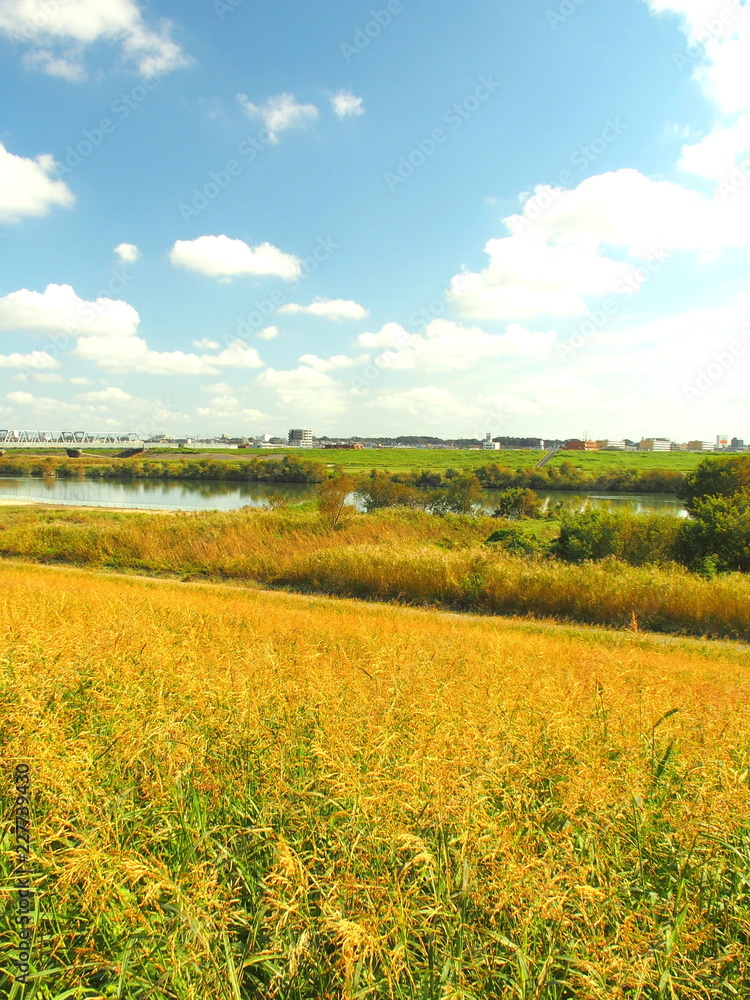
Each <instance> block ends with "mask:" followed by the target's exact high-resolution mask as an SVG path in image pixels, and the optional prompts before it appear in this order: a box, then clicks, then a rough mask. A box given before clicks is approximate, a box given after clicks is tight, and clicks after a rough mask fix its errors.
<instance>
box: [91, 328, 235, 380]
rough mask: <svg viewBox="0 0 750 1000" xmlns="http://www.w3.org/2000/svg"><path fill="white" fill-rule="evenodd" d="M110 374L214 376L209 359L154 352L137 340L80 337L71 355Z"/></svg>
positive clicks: (169, 352)
mask: <svg viewBox="0 0 750 1000" xmlns="http://www.w3.org/2000/svg"><path fill="white" fill-rule="evenodd" d="M73 353H74V354H75V355H76V356H77V357H79V358H81V359H82V360H83V361H90V362H92V363H93V364H96V365H98V366H99V367H100V368H104V369H105V370H106V371H110V372H143V373H144V374H148V375H215V374H216V373H217V370H218V369H217V368H216V362H215V360H214V359H212V358H211V357H210V356H207V355H197V354H185V353H184V351H154V350H151V348H149V346H148V344H147V343H146V341H145V340H143V339H142V338H141V337H127V336H109V337H107V336H99V337H82V338H81V339H80V340H79V341H78V344H77V346H76V348H75V351H74V352H73Z"/></svg>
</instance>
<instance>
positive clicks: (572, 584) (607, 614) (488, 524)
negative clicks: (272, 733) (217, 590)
mask: <svg viewBox="0 0 750 1000" xmlns="http://www.w3.org/2000/svg"><path fill="white" fill-rule="evenodd" d="M498 523H499V522H498V521H496V520H494V519H492V518H486V517H466V516H460V515H448V516H446V517H435V516H433V515H430V514H426V513H424V512H421V511H411V512H409V511H403V510H400V511H388V510H385V511H378V512H376V513H373V514H358V515H355V516H354V517H353V519H352V520H351V521H349V523H347V524H346V525H345V526H344V527H343V528H342V530H340V531H332V530H331V528H330V527H329V526H328V525H327V524H326V523H325V521H324V520H323V519H321V517H320V515H319V514H318V513H317V512H316V511H315V510H314V509H311V508H309V507H305V508H302V509H300V508H289V509H288V510H277V511H264V510H257V509H253V510H249V509H246V510H241V511H232V512H225V513H222V512H205V513H190V514H188V513H184V514H165V513H161V512H159V513H135V512H124V513H119V512H118V513H112V512H107V511H96V510H94V511H91V510H79V511H75V510H74V511H71V510H65V509H62V510H41V509H38V508H30V507H29V508H15V509H13V508H5V509H4V510H3V516H2V520H0V556H5V557H20V558H24V559H33V560H39V561H42V562H67V563H72V564H75V565H80V566H90V567H102V568H109V569H116V570H122V569H128V570H137V571H138V572H147V573H160V574H171V575H178V576H180V577H183V578H190V579H195V578H206V579H215V580H231V581H238V582H246V583H248V582H249V583H253V582H254V583H261V584H264V585H266V586H274V587H290V588H294V589H297V590H302V591H317V592H323V593H329V594H338V595H339V596H344V597H359V598H368V599H375V600H381V601H382V600H392V601H399V602H401V603H409V604H413V605H419V604H421V605H430V606H435V605H442V606H444V607H450V608H454V609H459V610H463V611H476V612H480V613H482V614H490V615H493V614H524V615H534V616H536V617H545V618H553V619H556V620H566V621H576V622H584V623H590V624H599V625H607V626H611V627H614V628H625V627H631V626H632V625H633V624H634V623H635V624H636V625H637V627H639V628H642V629H649V630H656V631H663V632H673V633H684V634H690V635H696V636H703V635H708V636H714V637H720V638H730V639H745V640H749V639H750V577H748V575H747V574H742V573H728V574H723V575H720V576H717V577H715V578H714V579H706V578H703V577H700V576H697V575H696V574H694V573H689V572H688V571H687V570H685V569H683V568H681V567H679V566H676V565H668V566H657V565H651V566H640V567H639V566H629V565H626V564H624V563H622V562H617V561H612V560H605V561H603V562H600V563H585V564H580V565H568V564H565V563H562V562H558V561H556V560H552V559H542V560H534V559H529V558H526V557H518V556H513V555H510V554H508V553H507V552H505V551H503V550H502V549H501V548H499V547H491V546H487V545H485V544H484V541H485V539H486V538H487V537H488V535H489V534H490V533H491V532H492V531H493V530H494V529H495V528H496V527H497V525H498ZM534 523H538V524H540V525H542V527H543V528H545V527H546V522H534Z"/></svg>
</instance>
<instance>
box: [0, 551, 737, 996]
mask: <svg viewBox="0 0 750 1000" xmlns="http://www.w3.org/2000/svg"><path fill="white" fill-rule="evenodd" d="M102 544H104V543H102ZM207 544H208V543H207ZM0 612H1V613H0V699H1V702H0V704H1V705H2V714H1V716H0V719H1V722H2V724H1V725H0V740H1V741H2V754H1V757H2V760H3V772H4V773H3V775H2V781H3V783H4V785H3V791H4V794H5V793H6V792H7V791H8V787H9V785H10V781H11V774H12V769H13V768H14V766H15V765H16V764H17V763H18V762H19V761H24V762H28V763H29V764H30V766H31V768H32V776H31V780H32V793H31V794H32V801H33V831H34V834H33V836H34V852H35V864H36V866H37V869H36V870H37V888H38V923H37V931H36V937H35V940H34V944H33V966H34V968H35V969H36V970H37V971H36V978H35V979H34V980H33V983H34V985H33V986H31V985H29V986H27V987H26V988H25V992H22V990H21V989H20V987H17V986H11V985H10V980H9V978H8V975H7V973H8V970H9V967H10V965H9V963H10V956H11V949H12V947H13V939H12V935H8V934H7V933H4V934H3V944H2V952H1V953H0V954H1V956H2V962H1V966H0V968H2V970H3V971H2V972H0V994H1V995H2V996H3V997H8V998H12V1000H16V998H17V997H21V996H25V997H32V996H33V997H36V998H44V1000H52V998H55V1000H64V998H77V1000H81V998H89V1000H93V998H98V997H121V998H125V1000H147V998H148V1000H250V998H253V1000H256V998H257V1000H261V998H262V1000H266V998H269V1000H271V998H277V1000H325V998H331V1000H332V998H336V1000H355V998H363V1000H364V998H372V1000H386V998H387V1000H406V998H408V1000H494V998H508V1000H511V998H513V1000H574V998H575V1000H625V998H627V1000H631V998H632V1000H640V998H644V1000H645V998H649V1000H650V998H661V997H664V998H673V1000H688V998H690V1000H692V998H712V1000H713V998H725V997H726V998H730V997H747V996H748V995H750V827H749V825H748V815H750V812H749V811H750V786H749V774H750V699H749V697H748V690H749V688H748V681H749V680H750V656H749V655H748V652H747V649H746V648H743V647H740V646H736V647H735V646H732V645H731V644H728V643H721V644H711V643H707V642H696V641H692V640H675V639H671V640H665V639H663V638H662V639H660V638H658V637H647V636H644V635H640V634H632V633H631V634H628V633H623V632H620V633H612V632H605V631H604V630H594V629H588V630H587V629H583V628H578V629H576V628H567V629H566V628H560V627H556V626H552V625H549V624H533V623H529V622H518V621H503V620H500V619H497V618H471V617H466V616H463V617H462V616H458V615H450V614H446V613H444V612H441V611H435V610H432V611H430V610H415V609H409V608H398V607H392V606H381V605H376V604H365V603H357V602H355V601H344V600H334V599H327V598H322V597H304V596H300V595H291V594H285V593H268V592H263V591H260V590H253V589H249V588H245V589H242V588H240V587H231V586H226V585H225V586H220V585H219V586H217V585H210V584H202V583H201V584H195V583H193V584H182V583H179V582H173V581H163V580H143V579H138V578H124V577H121V576H114V575H106V574H102V573H98V572H92V571H84V570H79V569H73V568H69V567H44V566H39V565H21V564H10V563H3V564H0ZM675 710H677V711H675ZM670 713H671V714H670ZM5 832H6V842H5V844H4V848H5V849H4V851H3V852H2V859H3V867H4V870H3V881H2V885H3V904H4V906H5V913H6V916H7V914H8V912H9V908H10V906H11V892H10V890H9V876H10V871H9V855H8V850H7V849H8V843H7V830H6V831H5ZM3 975H5V979H4V980H3V979H2V977H3Z"/></svg>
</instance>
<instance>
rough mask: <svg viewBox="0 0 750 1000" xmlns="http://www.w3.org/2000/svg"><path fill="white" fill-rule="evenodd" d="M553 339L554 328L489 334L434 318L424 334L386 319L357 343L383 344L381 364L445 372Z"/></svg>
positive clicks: (535, 349)
mask: <svg viewBox="0 0 750 1000" xmlns="http://www.w3.org/2000/svg"><path fill="white" fill-rule="evenodd" d="M555 339H556V333H555V332H554V331H551V332H544V333H539V332H535V331H533V330H528V329H526V328H524V327H522V326H520V325H518V324H511V325H510V326H509V327H508V329H507V331H506V332H505V333H504V334H491V333H485V331H484V330H482V329H480V328H479V327H476V326H474V327H465V326H461V325H460V324H459V323H454V322H451V321H450V320H444V319H437V320H433V322H432V323H430V324H429V325H428V326H427V327H426V329H425V331H424V334H412V333H408V332H407V331H406V330H405V329H404V328H403V327H402V326H400V325H399V324H398V323H386V325H385V326H384V327H383V328H382V329H381V330H379V331H378V332H377V333H363V334H360V336H359V337H358V338H357V343H358V345H359V346H360V347H370V348H385V351H384V352H383V353H382V354H380V355H379V356H378V357H377V358H376V359H375V363H376V364H378V365H379V366H380V367H381V368H392V369H394V370H395V369H419V370H424V371H446V372H447V371H455V370H461V369H468V368H473V367H475V366H476V365H478V364H479V363H481V362H483V361H487V360H489V359H491V358H503V357H506V358H507V357H524V356H526V357H539V356H543V355H545V354H548V353H549V352H550V351H551V349H552V346H553V344H554V342H555ZM300 360H302V359H300Z"/></svg>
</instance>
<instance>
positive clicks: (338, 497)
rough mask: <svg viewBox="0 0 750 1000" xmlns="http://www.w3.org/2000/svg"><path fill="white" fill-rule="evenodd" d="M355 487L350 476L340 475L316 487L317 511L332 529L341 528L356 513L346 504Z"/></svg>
mask: <svg viewBox="0 0 750 1000" xmlns="http://www.w3.org/2000/svg"><path fill="white" fill-rule="evenodd" d="M355 487H356V483H355V481H354V479H352V477H351V476H346V475H341V474H339V475H335V476H331V478H330V479H324V480H323V482H322V483H320V485H319V486H318V488H317V490H316V499H317V503H318V510H319V511H320V513H321V515H322V516H323V518H324V520H326V521H327V522H328V524H329V525H330V526H331V527H332V528H334V529H336V528H341V527H343V526H344V524H346V522H347V521H350V520H351V519H352V518H353V517H354V515H355V514H356V513H357V508H356V507H355V506H354V505H353V504H351V503H347V500H348V498H349V495H350V494H351V493H353V492H354V490H355Z"/></svg>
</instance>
